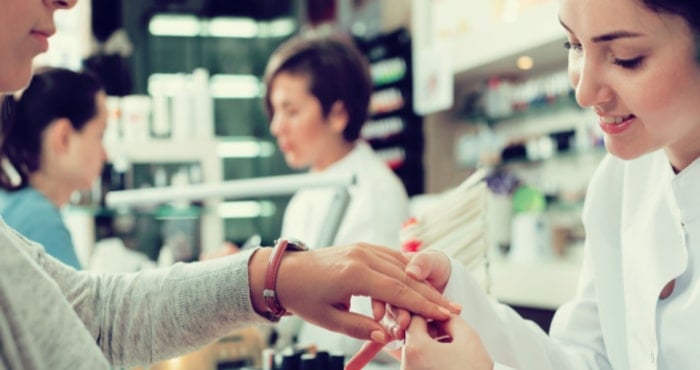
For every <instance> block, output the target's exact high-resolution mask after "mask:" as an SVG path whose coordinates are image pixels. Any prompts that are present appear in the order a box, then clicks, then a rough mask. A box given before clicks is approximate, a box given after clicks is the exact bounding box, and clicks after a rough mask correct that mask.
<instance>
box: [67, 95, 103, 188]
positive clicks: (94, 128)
mask: <svg viewBox="0 0 700 370" xmlns="http://www.w3.org/2000/svg"><path fill="white" fill-rule="evenodd" d="M95 104H96V105H97V114H96V115H95V117H93V118H92V119H90V120H89V121H88V122H86V123H85V125H84V126H83V127H82V129H81V130H79V131H77V130H76V131H73V132H72V134H71V138H70V146H69V149H68V153H67V157H66V158H67V161H66V162H64V164H65V165H64V166H63V167H64V169H63V171H62V172H63V173H64V174H65V175H66V178H65V182H66V183H69V184H73V187H74V188H75V190H85V189H89V188H90V187H91V186H92V184H93V182H94V181H95V179H97V177H98V176H100V174H101V173H102V167H103V166H104V163H105V160H107V154H106V152H105V148H104V143H103V139H104V133H105V130H106V129H107V96H106V95H105V93H104V92H102V91H100V92H98V93H97V98H96V99H95Z"/></svg>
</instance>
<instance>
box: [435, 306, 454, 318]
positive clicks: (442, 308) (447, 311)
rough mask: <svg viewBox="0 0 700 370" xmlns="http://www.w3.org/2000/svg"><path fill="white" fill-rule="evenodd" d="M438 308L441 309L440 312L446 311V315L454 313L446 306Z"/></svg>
mask: <svg viewBox="0 0 700 370" xmlns="http://www.w3.org/2000/svg"><path fill="white" fill-rule="evenodd" d="M438 309H439V310H440V312H442V313H444V314H445V316H450V315H451V314H452V312H450V310H448V309H447V308H445V307H442V306H440V307H438Z"/></svg>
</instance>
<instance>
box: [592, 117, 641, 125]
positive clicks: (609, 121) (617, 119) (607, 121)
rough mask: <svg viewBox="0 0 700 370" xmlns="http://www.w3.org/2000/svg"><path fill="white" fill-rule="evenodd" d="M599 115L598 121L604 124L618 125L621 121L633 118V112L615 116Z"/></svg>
mask: <svg viewBox="0 0 700 370" xmlns="http://www.w3.org/2000/svg"><path fill="white" fill-rule="evenodd" d="M599 117H600V122H602V123H604V124H606V125H619V124H621V123H622V122H625V121H627V120H630V119H632V118H634V114H628V115H626V116H617V117H603V116H599Z"/></svg>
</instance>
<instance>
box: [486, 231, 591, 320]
mask: <svg viewBox="0 0 700 370" xmlns="http://www.w3.org/2000/svg"><path fill="white" fill-rule="evenodd" d="M582 258H583V246H582V245H575V246H571V247H569V248H568V252H567V254H566V255H565V256H563V257H550V258H546V259H545V258H541V259H538V260H532V261H517V262H516V261H511V260H509V259H508V258H507V257H504V256H496V257H492V258H491V259H490V266H489V275H490V278H491V287H490V291H491V294H492V295H494V296H495V297H496V298H497V299H498V300H499V301H501V302H503V303H506V304H508V305H513V306H519V307H528V308H534V309H542V310H556V309H557V308H558V307H559V306H561V305H562V304H563V303H564V302H566V301H568V300H569V299H571V298H573V297H574V294H576V284H577V283H578V277H579V273H580V270H581V263H582Z"/></svg>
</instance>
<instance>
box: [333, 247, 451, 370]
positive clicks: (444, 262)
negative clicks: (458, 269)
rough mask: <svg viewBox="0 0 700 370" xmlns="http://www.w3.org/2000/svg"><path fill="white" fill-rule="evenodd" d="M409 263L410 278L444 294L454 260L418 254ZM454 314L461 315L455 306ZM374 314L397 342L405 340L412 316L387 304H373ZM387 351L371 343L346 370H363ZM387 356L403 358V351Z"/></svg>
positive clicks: (435, 254) (436, 253)
mask: <svg viewBox="0 0 700 370" xmlns="http://www.w3.org/2000/svg"><path fill="white" fill-rule="evenodd" d="M405 255H406V257H407V258H409V263H408V264H407V266H406V269H405V271H406V274H407V275H409V276H411V277H413V278H414V279H416V280H419V281H425V282H428V283H429V284H430V285H431V286H433V287H434V288H435V289H436V290H438V291H439V292H440V293H442V291H443V290H444V289H445V286H446V285H447V281H448V280H449V277H450V273H451V270H452V265H451V264H450V259H449V258H448V257H447V255H445V254H444V253H442V252H439V251H434V250H427V251H421V252H418V253H406V254H405ZM453 308H454V309H453V312H457V313H458V312H459V309H460V308H459V307H457V306H454V305H453ZM373 313H374V317H375V319H376V320H377V321H379V322H381V323H382V325H384V327H385V329H386V330H387V331H388V332H389V333H390V334H391V338H392V339H394V340H401V339H403V338H404V330H405V329H406V328H407V327H408V324H409V322H410V317H411V314H410V313H409V312H408V311H407V310H405V309H400V308H397V307H391V306H389V305H385V304H384V303H383V302H373ZM383 347H384V344H383V343H378V342H368V343H365V345H363V346H362V348H361V349H360V351H358V352H357V354H355V355H354V356H353V357H352V358H351V359H350V361H349V362H348V366H347V367H346V370H355V369H362V368H363V367H364V366H365V365H366V364H367V363H368V362H369V361H371V360H372V358H374V356H376V355H377V353H379V351H381V350H382V348H383ZM387 352H389V353H391V354H392V355H393V356H394V357H397V358H401V351H400V350H397V349H390V350H387Z"/></svg>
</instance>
